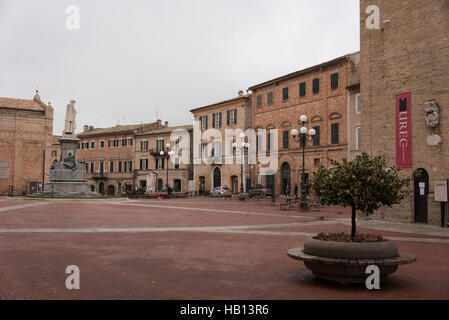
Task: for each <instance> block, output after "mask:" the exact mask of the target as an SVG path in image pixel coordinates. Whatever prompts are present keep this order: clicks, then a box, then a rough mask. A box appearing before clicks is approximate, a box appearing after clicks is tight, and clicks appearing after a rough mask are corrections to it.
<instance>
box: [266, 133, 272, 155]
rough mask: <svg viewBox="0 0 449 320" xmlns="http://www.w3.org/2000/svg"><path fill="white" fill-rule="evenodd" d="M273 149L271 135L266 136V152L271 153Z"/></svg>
mask: <svg viewBox="0 0 449 320" xmlns="http://www.w3.org/2000/svg"><path fill="white" fill-rule="evenodd" d="M272 148H273V135H272V134H271V133H269V134H268V136H267V150H268V151H272Z"/></svg>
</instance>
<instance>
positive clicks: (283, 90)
mask: <svg viewBox="0 0 449 320" xmlns="http://www.w3.org/2000/svg"><path fill="white" fill-rule="evenodd" d="M282 100H284V101H285V100H288V87H287V88H284V89H282Z"/></svg>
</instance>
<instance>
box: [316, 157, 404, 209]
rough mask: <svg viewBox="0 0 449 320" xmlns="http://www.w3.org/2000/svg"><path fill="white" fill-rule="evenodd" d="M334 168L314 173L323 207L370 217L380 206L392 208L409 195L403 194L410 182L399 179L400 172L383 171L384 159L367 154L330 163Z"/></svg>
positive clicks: (392, 168)
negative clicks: (331, 206) (338, 206)
mask: <svg viewBox="0 0 449 320" xmlns="http://www.w3.org/2000/svg"><path fill="white" fill-rule="evenodd" d="M331 164H332V165H333V166H334V168H332V169H326V168H325V167H323V166H321V167H320V168H319V169H318V172H315V173H314V178H313V188H314V189H315V191H316V193H317V196H318V197H319V198H320V200H321V202H322V203H323V204H326V205H343V206H345V207H348V206H350V207H352V208H353V209H355V210H356V211H360V212H363V213H365V214H366V215H370V214H373V213H374V212H375V211H376V210H377V209H379V208H380V207H382V206H389V207H392V206H393V205H395V204H398V203H400V202H401V201H402V200H403V199H404V198H405V196H406V195H407V194H408V192H406V191H402V189H403V188H404V187H405V186H408V185H409V184H410V178H402V177H400V175H399V172H400V169H399V168H397V167H395V166H392V167H389V168H386V160H385V157H384V156H378V157H370V156H369V155H368V154H367V153H366V152H364V153H363V154H361V155H359V156H357V157H356V158H355V159H354V160H352V161H348V160H347V159H344V160H343V162H341V163H339V162H337V161H334V160H331Z"/></svg>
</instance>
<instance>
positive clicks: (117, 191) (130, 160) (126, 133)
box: [78, 120, 163, 196]
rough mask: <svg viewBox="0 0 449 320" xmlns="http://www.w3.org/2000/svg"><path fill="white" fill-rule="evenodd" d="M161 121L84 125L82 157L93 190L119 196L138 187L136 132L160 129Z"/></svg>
mask: <svg viewBox="0 0 449 320" xmlns="http://www.w3.org/2000/svg"><path fill="white" fill-rule="evenodd" d="M162 127H163V125H162V124H161V121H160V120H159V121H158V122H154V123H149V124H140V125H117V126H115V127H111V128H94V127H92V126H84V131H83V132H82V133H80V134H78V138H79V139H80V140H81V141H80V147H79V148H80V149H79V151H78V159H79V160H81V161H84V162H85V163H86V171H87V179H88V183H89V184H90V186H91V190H92V191H97V192H99V193H101V194H106V195H111V196H116V195H122V194H124V193H126V190H132V189H133V187H134V186H135V176H134V174H133V170H134V169H135V168H136V163H135V151H136V145H135V135H136V134H137V133H141V132H147V131H150V130H154V129H160V128H162Z"/></svg>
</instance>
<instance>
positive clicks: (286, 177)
mask: <svg viewBox="0 0 449 320" xmlns="http://www.w3.org/2000/svg"><path fill="white" fill-rule="evenodd" d="M281 172H282V194H285V192H286V190H287V186H288V185H290V191H291V183H290V180H291V169H290V165H289V164H288V163H287V162H284V164H283V165H282V168H281Z"/></svg>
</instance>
